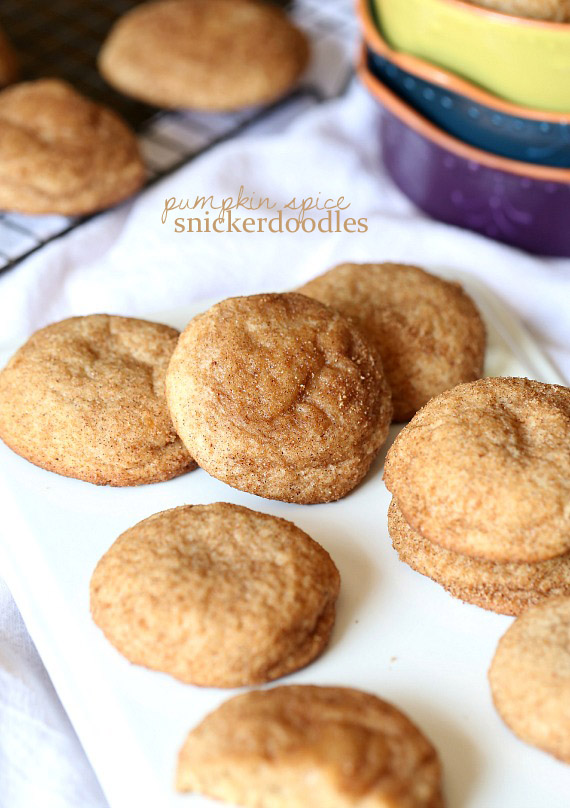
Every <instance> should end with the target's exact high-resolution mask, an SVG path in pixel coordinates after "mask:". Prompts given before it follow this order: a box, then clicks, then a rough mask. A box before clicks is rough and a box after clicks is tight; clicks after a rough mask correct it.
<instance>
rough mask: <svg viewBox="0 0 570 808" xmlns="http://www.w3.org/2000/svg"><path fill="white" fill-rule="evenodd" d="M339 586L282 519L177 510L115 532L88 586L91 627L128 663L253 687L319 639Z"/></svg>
mask: <svg viewBox="0 0 570 808" xmlns="http://www.w3.org/2000/svg"><path fill="white" fill-rule="evenodd" d="M339 586H340V578H339V574H338V571H337V569H336V567H335V565H334V564H333V562H332V560H331V558H330V556H329V554H328V553H327V552H326V551H325V550H324V549H323V548H322V547H321V546H320V545H319V544H317V542H315V541H313V540H312V539H311V538H309V536H307V534H306V533H303V531H302V530H300V529H299V528H298V527H296V526H295V525H294V524H293V523H292V522H287V521H286V520H285V519H278V518H277V517H275V516H268V515H266V514H263V513H256V512H255V511H251V510H249V509H248V508H242V507H239V506H238V505H228V504H225V503H217V504H214V505H185V506H182V507H179V508H173V509H172V510H169V511H164V512H163V513H157V514H155V515H154V516H151V517H149V518H148V519H145V520H144V521H142V522H139V524H137V525H135V526H134V527H132V528H130V530H127V531H126V532H125V533H123V535H122V536H120V537H119V538H118V539H117V541H116V542H115V543H114V544H113V546H112V547H111V548H110V550H108V552H107V553H106V554H105V555H104V556H103V558H102V559H101V561H100V562H99V564H98V565H97V568H96V570H95V572H94V574H93V577H92V580H91V611H92V614H93V619H94V620H95V622H96V623H97V625H98V626H99V627H100V628H101V629H102V630H103V632H104V633H105V636H106V637H107V639H108V640H109V641H110V642H111V643H112V644H113V645H114V646H115V647H116V648H117V649H118V650H119V651H120V652H121V653H122V654H123V655H124V656H126V657H127V659H129V660H130V661H131V662H135V663H136V664H138V665H144V666H146V667H148V668H152V669H154V670H158V671H163V672H165V673H169V674H171V675H172V676H174V677H176V678H177V679H180V680H182V681H183V682H188V683H192V684H196V685H204V686H209V687H241V686H242V685H249V684H260V683H262V682H267V681H270V680H272V679H277V678H278V677H280V676H285V675H286V674H288V673H291V672H292V671H294V670H297V669H298V668H302V667H304V666H305V665H307V664H308V663H309V662H311V661H312V660H313V659H314V658H315V657H317V656H318V655H319V654H320V653H321V652H322V651H323V649H324V648H325V646H326V645H327V643H328V640H329V636H330V633H331V631H332V628H333V625H334V619H335V602H336V599H337V595H338V591H339Z"/></svg>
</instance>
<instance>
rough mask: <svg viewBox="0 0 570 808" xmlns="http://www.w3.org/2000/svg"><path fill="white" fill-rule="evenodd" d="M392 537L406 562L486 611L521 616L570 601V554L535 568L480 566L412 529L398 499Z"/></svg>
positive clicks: (391, 521) (482, 563) (391, 514)
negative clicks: (551, 600) (560, 598)
mask: <svg viewBox="0 0 570 808" xmlns="http://www.w3.org/2000/svg"><path fill="white" fill-rule="evenodd" d="M388 531H389V533H390V537H391V539H392V544H393V546H394V549H395V550H396V551H397V553H398V556H399V557H400V561H404V562H405V563H406V564H409V566H410V567H412V569H414V570H416V571H417V572H420V573H421V574H422V575H427V577H428V578H431V579H432V580H434V581H436V582H437V583H438V584H441V585H442V586H443V587H444V588H445V589H446V590H447V591H448V592H449V593H450V594H451V595H453V597H455V598H459V599H460V600H464V601H465V602H467V603H473V604H474V605H475V606H480V607H481V608H483V609H489V610H490V611H492V612H499V614H512V615H517V614H520V613H521V612H522V611H524V610H525V609H527V608H528V607H529V606H532V605H534V604H536V603H540V602H541V601H543V600H544V598H548V597H553V596H556V595H568V596H570V553H566V555H563V556H558V557H557V558H552V559H550V560H548V561H539V562H537V563H535V564H524V563H521V564H515V563H512V562H511V563H509V562H505V563H499V562H496V561H480V560H479V559H477V558H470V557H469V556H466V555H461V554H460V553H453V552H451V551H450V550H446V549H445V548H443V547H440V546H439V545H438V544H434V543H433V542H431V541H428V540H427V539H424V537H423V536H422V535H421V533H418V532H417V530H414V529H413V528H411V527H410V525H409V524H408V523H407V522H406V520H405V519H404V517H403V516H402V514H401V512H400V510H399V508H398V505H397V503H396V500H395V499H393V500H392V502H391V504H390V508H389V510H388Z"/></svg>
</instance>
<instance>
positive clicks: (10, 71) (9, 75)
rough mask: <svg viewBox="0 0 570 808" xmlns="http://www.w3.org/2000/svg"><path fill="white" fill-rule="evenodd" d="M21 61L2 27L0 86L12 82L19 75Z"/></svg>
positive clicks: (0, 30) (0, 34) (0, 33)
mask: <svg viewBox="0 0 570 808" xmlns="http://www.w3.org/2000/svg"><path fill="white" fill-rule="evenodd" d="M18 72H19V61H18V57H17V56H16V53H15V51H14V49H13V48H12V45H11V44H10V42H9V41H8V39H7V38H6V36H5V35H4V32H3V31H2V29H0V87H3V86H4V85H6V84H10V83H11V82H13V81H15V80H16V79H17V77H18Z"/></svg>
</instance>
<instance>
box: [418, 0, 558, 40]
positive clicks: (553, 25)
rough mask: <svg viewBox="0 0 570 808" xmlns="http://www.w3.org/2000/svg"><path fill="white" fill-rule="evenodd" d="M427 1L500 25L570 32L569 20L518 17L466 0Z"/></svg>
mask: <svg viewBox="0 0 570 808" xmlns="http://www.w3.org/2000/svg"><path fill="white" fill-rule="evenodd" d="M428 2H430V3H433V2H435V3H436V4H437V3H441V4H442V5H446V6H452V7H455V8H457V9H459V10H460V11H461V13H462V14H468V15H469V14H473V16H475V17H487V18H490V19H491V21H493V22H495V23H497V22H498V23H500V24H502V25H515V26H516V25H518V26H521V27H523V28H545V29H546V30H550V31H559V32H562V31H566V32H568V33H570V22H553V21H552V20H538V19H536V18H535V17H519V16H517V15H516V14H507V13H506V12H505V11H496V10H495V9H492V8H485V7H484V6H478V5H477V4H476V3H469V2H466V0H428Z"/></svg>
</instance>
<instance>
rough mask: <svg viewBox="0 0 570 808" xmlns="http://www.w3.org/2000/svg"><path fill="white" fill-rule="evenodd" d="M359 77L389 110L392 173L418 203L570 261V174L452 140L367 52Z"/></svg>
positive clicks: (387, 145)
mask: <svg viewBox="0 0 570 808" xmlns="http://www.w3.org/2000/svg"><path fill="white" fill-rule="evenodd" d="M358 72H359V75H360V78H361V80H362V82H363V84H364V86H365V87H366V88H367V90H368V91H369V93H370V94H371V95H372V97H373V98H375V99H376V100H377V101H378V103H379V104H380V105H381V107H382V109H383V115H382V116H381V120H380V127H381V132H380V136H379V141H380V151H381V156H382V160H383V163H384V166H385V168H386V171H387V173H388V174H389V175H390V176H391V178H392V180H393V181H394V183H395V184H396V185H397V186H398V187H399V188H400V190H401V191H403V193H404V194H406V196H408V197H409V198H410V199H411V200H412V202H414V203H415V204H416V205H417V206H418V207H419V208H421V209H422V210H423V211H425V212H426V213H427V214H428V215H429V216H432V217H433V218H434V219H439V220H440V221H442V222H447V223H449V224H453V225H456V226H458V227H465V228H468V229H469V230H474V231H476V232H477V233H481V234H483V235H485V236H488V237H489V238H492V239H495V240H497V241H503V242H505V243H506V244H511V245H513V246H515V247H518V248H519V249H522V250H527V251H528V252H533V253H538V254H539V255H555V256H565V257H570V226H569V225H570V169H568V168H555V167H553V166H544V165H538V164H536V163H523V162H521V161H519V160H510V159H508V158H506V157H500V156H498V155H496V154H491V153H490V152H488V151H483V150H481V149H476V148H475V147H474V146H469V145H468V144H467V143H465V142H464V141H462V140H458V139H457V138H454V137H452V136H451V135H449V134H448V133H447V132H444V131H443V130H442V129H440V128H439V127H437V126H435V125H434V124H433V123H432V122H431V121H428V119H427V118H425V117H424V116H423V115H421V114H420V113H419V112H418V111H417V110H416V109H414V108H413V107H412V106H411V105H409V104H407V103H406V102H405V101H403V100H402V99H401V98H400V97H399V96H397V95H396V94H395V93H393V92H392V90H390V88H389V87H388V86H387V85H386V84H385V83H384V82H383V81H381V80H380V79H379V78H378V77H377V76H375V75H373V74H372V72H371V71H370V69H369V67H368V65H367V63H366V53H365V51H364V50H363V53H362V57H361V59H360V62H359V66H358Z"/></svg>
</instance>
